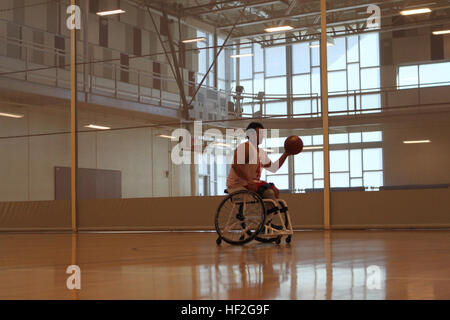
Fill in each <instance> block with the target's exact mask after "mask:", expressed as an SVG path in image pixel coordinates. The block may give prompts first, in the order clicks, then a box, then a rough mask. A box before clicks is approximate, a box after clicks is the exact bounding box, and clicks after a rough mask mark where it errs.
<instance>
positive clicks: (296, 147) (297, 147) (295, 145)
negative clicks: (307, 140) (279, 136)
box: [284, 136, 303, 155]
mask: <svg viewBox="0 0 450 320" xmlns="http://www.w3.org/2000/svg"><path fill="white" fill-rule="evenodd" d="M284 150H285V151H286V152H287V153H288V154H290V155H295V154H299V153H300V152H302V150H303V141H302V139H300V138H299V137H297V136H290V137H287V138H286V140H285V141H284Z"/></svg>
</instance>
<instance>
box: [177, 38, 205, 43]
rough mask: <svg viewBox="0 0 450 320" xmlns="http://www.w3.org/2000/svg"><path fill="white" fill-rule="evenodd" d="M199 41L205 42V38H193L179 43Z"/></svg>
mask: <svg viewBox="0 0 450 320" xmlns="http://www.w3.org/2000/svg"><path fill="white" fill-rule="evenodd" d="M199 41H206V38H205V37H201V38H194V39H186V40H182V41H181V42H183V43H190V42H199Z"/></svg>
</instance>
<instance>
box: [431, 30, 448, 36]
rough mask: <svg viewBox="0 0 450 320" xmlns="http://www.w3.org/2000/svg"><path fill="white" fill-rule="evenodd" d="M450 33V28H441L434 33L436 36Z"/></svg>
mask: <svg viewBox="0 0 450 320" xmlns="http://www.w3.org/2000/svg"><path fill="white" fill-rule="evenodd" d="M449 33H450V29H448V30H439V31H433V34H434V35H435V36H438V35H441V34H449Z"/></svg>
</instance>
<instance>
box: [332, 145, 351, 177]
mask: <svg viewBox="0 0 450 320" xmlns="http://www.w3.org/2000/svg"><path fill="white" fill-rule="evenodd" d="M348 169H349V168H348V151H347V150H332V151H330V172H340V171H348Z"/></svg>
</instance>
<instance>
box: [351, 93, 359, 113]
mask: <svg viewBox="0 0 450 320" xmlns="http://www.w3.org/2000/svg"><path fill="white" fill-rule="evenodd" d="M355 104H356V107H355ZM359 109H361V95H359V94H356V95H355V94H351V93H350V95H349V96H348V110H359Z"/></svg>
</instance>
